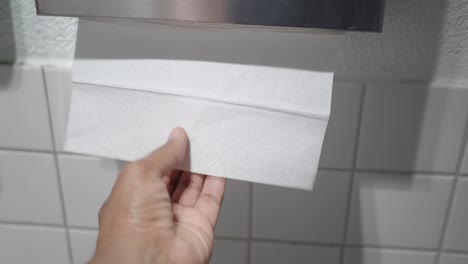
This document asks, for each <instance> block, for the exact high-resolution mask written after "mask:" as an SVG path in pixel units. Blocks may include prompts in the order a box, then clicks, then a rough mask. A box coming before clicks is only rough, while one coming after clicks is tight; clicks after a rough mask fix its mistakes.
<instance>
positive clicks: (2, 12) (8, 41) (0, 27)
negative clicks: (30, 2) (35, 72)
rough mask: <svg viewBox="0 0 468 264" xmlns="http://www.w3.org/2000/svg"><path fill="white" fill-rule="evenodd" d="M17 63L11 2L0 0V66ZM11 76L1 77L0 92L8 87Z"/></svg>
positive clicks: (3, 75) (4, 75)
mask: <svg viewBox="0 0 468 264" xmlns="http://www.w3.org/2000/svg"><path fill="white" fill-rule="evenodd" d="M15 61H16V44H15V32H14V28H13V18H12V11H11V6H10V0H0V64H14V63H15ZM10 78H11V74H2V76H0V92H1V90H3V89H4V87H7V85H6V84H8V83H9V81H10Z"/></svg>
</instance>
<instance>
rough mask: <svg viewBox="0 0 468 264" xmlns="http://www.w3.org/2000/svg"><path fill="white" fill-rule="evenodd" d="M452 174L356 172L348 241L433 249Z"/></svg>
mask: <svg viewBox="0 0 468 264" xmlns="http://www.w3.org/2000/svg"><path fill="white" fill-rule="evenodd" d="M452 182H453V177H448V176H428V175H409V174H401V175H396V174H377V173H375V174H373V173H357V174H356V175H355V184H354V188H353V195H352V202H351V211H350V220H349V223H348V224H349V226H348V237H347V243H348V244H353V245H372V246H382V247H385V246H395V247H415V248H428V249H435V248H437V246H438V243H439V239H440V235H441V232H442V226H443V222H444V217H445V213H446V210H447V206H448V203H449V196H450V191H451V187H452Z"/></svg>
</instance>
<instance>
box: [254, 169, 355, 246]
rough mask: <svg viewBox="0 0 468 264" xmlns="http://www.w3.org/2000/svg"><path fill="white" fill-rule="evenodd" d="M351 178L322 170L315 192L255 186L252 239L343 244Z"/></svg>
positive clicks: (347, 175) (342, 173)
mask: <svg viewBox="0 0 468 264" xmlns="http://www.w3.org/2000/svg"><path fill="white" fill-rule="evenodd" d="M350 176H351V175H350V173H347V172H336V171H320V173H319V175H318V176H317V179H316V183H315V186H314V191H313V192H310V191H301V190H294V189H287V188H278V187H272V186H267V185H261V184H255V185H254V195H253V227H252V230H253V237H255V238H265V239H275V240H289V241H311V242H322V243H341V241H342V239H343V235H344V233H343V232H344V227H345V217H346V208H347V201H348V190H349V183H350Z"/></svg>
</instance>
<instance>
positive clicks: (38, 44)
mask: <svg viewBox="0 0 468 264" xmlns="http://www.w3.org/2000/svg"><path fill="white" fill-rule="evenodd" d="M0 3H1V4H0V21H1V22H2V23H0V48H1V49H0V61H4V62H11V61H12V60H14V59H16V62H17V63H23V62H24V63H31V64H59V65H63V64H69V63H70V62H71V58H72V57H73V53H74V49H75V38H76V29H77V20H76V19H72V18H60V17H39V16H37V15H36V8H35V4H34V0H0ZM12 28H13V29H12Z"/></svg>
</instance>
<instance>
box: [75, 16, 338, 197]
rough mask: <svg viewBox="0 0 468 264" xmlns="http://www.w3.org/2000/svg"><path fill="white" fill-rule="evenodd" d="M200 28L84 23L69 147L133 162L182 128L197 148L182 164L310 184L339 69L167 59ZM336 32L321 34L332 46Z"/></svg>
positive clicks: (267, 180) (295, 184) (262, 180)
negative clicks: (171, 132)
mask: <svg viewBox="0 0 468 264" xmlns="http://www.w3.org/2000/svg"><path fill="white" fill-rule="evenodd" d="M192 30H193V29H192ZM192 30H186V29H177V30H168V29H166V28H160V27H155V26H154V25H153V26H142V25H141V24H139V25H132V24H131V23H129V24H128V23H125V24H114V23H108V22H95V21H85V20H82V21H80V25H79V31H78V43H77V53H76V61H75V64H74V71H73V95H72V103H71V109H70V116H69V125H68V132H67V139H66V150H67V151H71V152H77V153H84V154H91V155H97V156H104V157H109V158H117V159H122V160H134V159H137V158H140V157H142V156H144V155H146V154H147V153H149V152H150V151H152V150H153V149H154V148H156V147H158V146H160V145H162V144H163V143H164V142H165V141H166V138H167V135H168V134H169V132H170V130H171V129H172V128H173V127H176V126H180V127H183V128H185V129H186V131H187V133H188V135H189V138H190V154H191V155H190V159H189V160H187V163H186V166H185V167H184V168H182V169H190V170H191V171H194V172H198V173H203V174H209V175H215V176H223V177H228V178H233V179H239V180H246V181H252V182H259V183H266V184H272V185H280V186H287V187H294V188H301V189H311V188H312V186H313V182H314V179H315V174H316V172H317V167H318V161H319V157H320V150H321V146H322V142H323V137H324V134H325V131H326V127H327V123H328V117H329V111H330V104H331V102H330V100H331V87H332V82H333V73H331V72H328V71H324V69H320V71H313V70H308V69H304V68H307V67H305V66H304V65H293V63H292V61H291V63H288V62H285V63H286V65H285V66H286V67H280V66H281V65H280V64H277V63H278V61H273V60H268V59H265V60H262V59H257V60H256V61H257V62H258V63H251V62H248V64H243V62H245V61H242V60H248V58H244V59H240V60H241V61H235V60H234V61H233V60H226V59H219V60H218V59H216V58H214V57H210V58H209V59H206V57H207V56H201V57H200V58H196V59H195V58H194V57H193V56H187V59H184V58H177V59H171V58H169V57H171V56H169V55H168V53H173V52H176V50H177V49H179V48H181V49H182V50H184V49H185V46H186V45H187V43H185V41H184V37H185V36H186V34H193V32H192ZM205 33H206V32H205ZM210 34H211V35H210ZM212 34H214V35H216V32H215V31H214V32H209V33H208V35H205V36H204V37H207V38H209V37H213V36H212ZM233 34H237V32H233ZM278 36H280V35H278ZM288 37H292V38H294V35H290V36H288ZM299 37H301V38H305V37H306V36H299ZM161 38H163V40H161ZM336 38H337V37H336V36H333V35H330V36H324V37H323V38H320V40H319V41H317V42H321V44H320V45H323V44H327V43H328V44H329V45H328V46H327V49H328V50H329V51H333V49H334V48H335V47H334V46H333V45H334V43H335V42H336ZM160 40H161V41H160ZM181 41H182V42H183V44H181ZM200 41H201V43H198V44H196V45H201V44H203V43H202V42H203V41H202V40H200ZM169 43H172V45H173V46H175V47H169V46H170V45H169ZM159 44H160V45H159ZM315 44H316V45H318V44H317V43H315ZM178 45H179V46H180V47H177V46H178ZM194 45H195V44H194ZM335 46H336V45H335ZM167 49H171V50H170V51H168V50H167ZM173 49H174V50H173ZM194 49H195V50H198V51H199V52H201V53H204V50H203V49H204V48H203V47H194ZM287 51H288V49H285V50H284V52H287ZM181 52H184V51H181ZM185 52H186V51H185ZM259 52H261V51H259ZM215 53H216V52H215ZM293 53H294V52H293ZM144 54H147V57H146V58H145V56H144ZM207 54H211V53H209V52H207ZM220 54H221V53H220ZM265 54H266V55H268V52H265ZM186 55H187V54H186ZM195 55H196V54H195ZM198 55H199V54H198ZM322 55H323V54H321V55H320V56H322ZM328 55H330V54H328ZM292 56H294V55H292ZM204 58H205V59H206V60H203V59H204ZM259 58H261V57H259ZM237 59H238V60H239V58H237ZM325 64H326V63H325V62H324V65H325ZM296 66H297V67H296Z"/></svg>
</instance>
